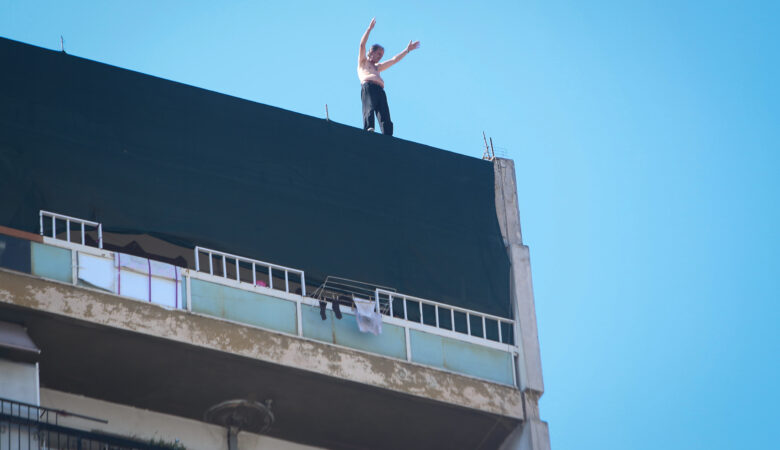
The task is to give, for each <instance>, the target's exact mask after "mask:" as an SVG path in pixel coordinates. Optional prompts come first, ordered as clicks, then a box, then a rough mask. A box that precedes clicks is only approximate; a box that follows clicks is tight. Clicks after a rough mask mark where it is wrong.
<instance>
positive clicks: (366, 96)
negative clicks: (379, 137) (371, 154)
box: [360, 83, 393, 136]
mask: <svg viewBox="0 0 780 450" xmlns="http://www.w3.org/2000/svg"><path fill="white" fill-rule="evenodd" d="M360 101H361V102H362V103H363V129H364V130H368V129H369V128H374V113H376V118H377V119H379V126H380V127H382V134H386V135H388V136H392V135H393V122H392V121H391V120H390V107H389V106H387V95H385V90H384V89H383V88H382V86H380V85H378V84H374V83H364V84H363V85H361V86H360Z"/></svg>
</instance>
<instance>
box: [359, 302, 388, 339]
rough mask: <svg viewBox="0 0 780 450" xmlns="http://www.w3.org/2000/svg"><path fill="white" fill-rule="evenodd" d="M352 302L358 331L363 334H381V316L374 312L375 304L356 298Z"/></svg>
mask: <svg viewBox="0 0 780 450" xmlns="http://www.w3.org/2000/svg"><path fill="white" fill-rule="evenodd" d="M353 300H354V301H355V307H356V308H355V319H356V320H357V325H358V329H359V330H360V331H361V332H363V333H371V334H373V335H380V334H382V314H380V313H379V312H377V311H376V302H374V301H373V300H364V299H362V298H357V297H354V298H353Z"/></svg>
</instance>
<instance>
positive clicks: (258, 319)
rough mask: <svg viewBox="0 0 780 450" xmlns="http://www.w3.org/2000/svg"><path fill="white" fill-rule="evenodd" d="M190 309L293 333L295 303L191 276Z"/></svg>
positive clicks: (294, 328)
mask: <svg viewBox="0 0 780 450" xmlns="http://www.w3.org/2000/svg"><path fill="white" fill-rule="evenodd" d="M190 289H191V290H192V293H191V297H190V298H191V300H192V311H193V312H197V313H201V314H208V315H210V316H215V317H222V318H223V319H228V320H232V321H235V322H240V323H245V324H248V325H254V326H258V327H262V328H266V329H269V330H277V331H281V332H284V333H289V334H295V333H297V329H296V326H295V303H294V302H291V301H289V300H282V299H279V298H274V297H271V296H268V295H263V294H258V293H256V292H249V291H245V290H242V289H236V288H233V287H229V286H223V285H221V284H216V283H210V282H208V281H203V280H198V279H194V278H193V279H192V281H191V284H190Z"/></svg>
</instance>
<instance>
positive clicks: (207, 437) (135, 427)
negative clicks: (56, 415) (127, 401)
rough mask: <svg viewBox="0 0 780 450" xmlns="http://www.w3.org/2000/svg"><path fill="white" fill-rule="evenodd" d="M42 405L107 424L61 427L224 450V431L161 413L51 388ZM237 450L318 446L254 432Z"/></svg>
mask: <svg viewBox="0 0 780 450" xmlns="http://www.w3.org/2000/svg"><path fill="white" fill-rule="evenodd" d="M41 406H44V407H48V408H53V409H62V410H65V411H68V412H72V413H77V414H83V415H86V416H90V417H95V418H98V419H105V420H108V423H107V424H103V423H99V422H93V421H89V420H85V419H80V418H74V417H61V418H60V425H62V426H66V427H71V428H76V429H80V430H88V431H98V432H104V433H110V434H116V435H119V436H123V437H128V438H133V439H139V440H144V441H147V440H151V439H154V440H156V441H157V440H162V441H165V442H170V443H173V442H176V441H179V442H180V443H181V444H182V445H184V446H185V447H186V448H187V449H188V450H227V448H228V447H227V430H226V429H225V428H223V427H220V426H217V425H211V424H208V423H205V422H199V421H196V420H189V419H184V418H181V417H177V416H171V415H167V414H160V413H157V412H153V411H148V410H143V409H137V408H132V407H130V406H125V405H120V404H117V403H109V402H105V401H102V400H96V399H92V398H88V397H83V396H80V395H73V394H69V393H66V392H60V391H55V390H51V389H41ZM238 448H239V449H240V450H252V449H263V450H266V449H269V450H308V449H316V448H319V447H311V446H307V445H301V444H297V443H294V442H289V441H283V440H280V439H275V438H272V437H270V436H262V435H258V434H253V433H247V432H241V433H239V435H238Z"/></svg>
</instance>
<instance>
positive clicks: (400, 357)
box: [0, 40, 549, 450]
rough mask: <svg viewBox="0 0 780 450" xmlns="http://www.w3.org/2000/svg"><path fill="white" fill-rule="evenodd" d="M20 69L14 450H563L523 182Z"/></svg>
mask: <svg viewBox="0 0 780 450" xmlns="http://www.w3.org/2000/svg"><path fill="white" fill-rule="evenodd" d="M0 57H2V58H4V59H6V60H8V61H13V64H11V66H12V69H10V70H8V71H6V73H4V74H3V75H2V77H3V78H2V80H0V89H2V94H3V97H4V98H5V99H6V100H5V101H4V102H2V106H0V126H2V133H0V134H1V135H2V138H0V171H2V175H3V176H2V177H1V178H2V179H3V180H4V181H2V182H0V183H2V186H0V188H2V189H1V190H0V192H3V194H2V202H0V380H2V382H1V383H0V398H2V399H3V400H0V410H1V411H0V413H2V414H1V415H0V448H2V449H5V448H8V449H17V448H18V449H24V448H96V449H97V448H187V449H223V448H224V449H233V448H241V449H250V448H278V449H297V448H301V449H303V448H334V449H354V448H377V449H383V448H388V449H395V448H448V449H450V448H472V449H477V448H484V449H487V448H505V449H539V450H543V449H547V448H549V438H548V432H547V425H546V423H544V422H543V421H541V419H540V416H539V410H538V400H539V398H540V396H541V395H542V393H543V392H544V385H543V380H542V372H541V359H540V353H539V344H538V337H537V330H536V314H535V310H534V299H533V289H532V284H531V272H530V262H529V253H528V247H527V246H525V245H524V244H523V240H522V234H521V230H520V221H519V214H518V206H517V189H516V186H515V181H514V180H515V172H514V166H513V163H512V161H509V160H505V159H496V160H494V161H482V160H478V159H474V158H468V157H464V156H461V155H456V154H452V153H449V152H446V151H442V150H438V149H433V148H430V147H426V146H421V145H419V144H415V143H411V142H406V141H403V140H400V139H395V138H389V137H386V136H380V135H368V134H366V133H365V132H362V131H360V130H356V129H354V128H351V127H346V126H343V125H340V124H335V123H331V122H328V121H325V120H321V119H315V118H311V117H307V116H302V115H298V114H294V113H290V112H288V111H284V110H279V109H277V108H272V107H268V106H265V105H259V104H255V103H251V102H247V101H244V100H241V99H235V98H232V97H229V96H225V95H221V94H217V93H213V92H208V91H204V90H201V89H196V88H192V87H189V86H183V85H180V84H178V83H174V82H170V81H166V80H160V79H157V78H153V77H149V76H146V75H143V74H137V73H133V72H130V71H126V70H122V69H117V68H113V67H110V66H106V65H102V64H99V63H95V62H91V61H86V60H83V59H80V58H76V57H73V56H70V55H64V54H60V53H57V52H51V51H47V50H42V49H38V48H35V47H31V46H27V45H25V44H20V43H16V42H12V41H7V40H0Z"/></svg>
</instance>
